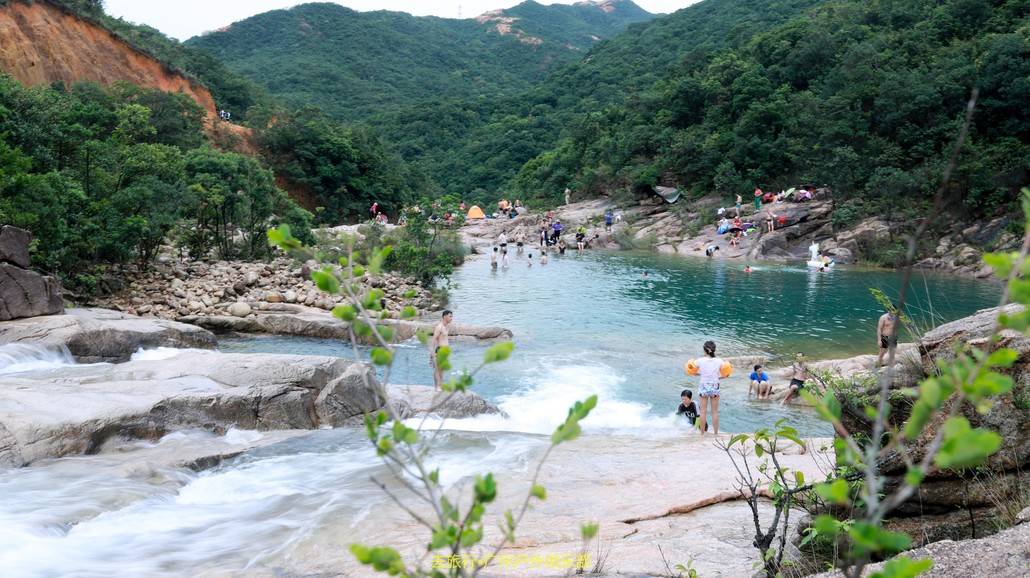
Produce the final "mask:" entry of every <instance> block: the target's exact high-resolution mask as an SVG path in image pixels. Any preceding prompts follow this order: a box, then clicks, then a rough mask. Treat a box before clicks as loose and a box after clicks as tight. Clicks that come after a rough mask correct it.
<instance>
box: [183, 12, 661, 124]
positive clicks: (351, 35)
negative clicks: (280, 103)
mask: <svg viewBox="0 0 1030 578" xmlns="http://www.w3.org/2000/svg"><path fill="white" fill-rule="evenodd" d="M650 18H652V15H651V14H648V13H647V12H646V11H644V10H642V9H641V8H640V7H638V6H637V5H636V4H633V2H632V1H631V0H601V1H599V2H583V3H578V4H576V5H571V6H570V5H560V4H557V5H551V6H543V5H540V4H537V3H535V2H532V1H527V2H524V3H522V4H520V5H518V6H515V7H514V8H510V9H507V10H498V11H493V12H489V13H486V14H483V15H481V16H480V17H478V18H466V19H448V18H436V17H416V16H411V15H409V14H405V13H401V12H387V11H376V12H357V11H354V10H351V9H349V8H345V7H343V6H340V5H338V4H334V3H317V4H303V5H300V6H296V7H294V8H291V9H289V10H275V11H272V12H266V13H264V14H259V15H257V16H253V17H251V18H247V19H245V20H243V21H240V22H236V23H235V24H233V25H232V26H230V27H228V28H226V29H224V30H221V31H217V32H212V33H209V34H205V35H203V36H199V37H197V38H193V39H191V40H189V41H188V42H187V44H188V45H189V46H193V47H199V48H203V49H205V50H207V51H208V52H210V53H211V54H213V55H215V56H217V57H218V58H219V59H221V60H222V61H223V62H225V63H226V64H227V65H228V66H229V67H230V68H231V69H233V70H234V71H236V72H238V73H240V74H242V75H244V76H246V77H248V78H250V79H252V80H254V81H256V82H258V83H260V84H262V86H264V87H265V88H267V89H268V91H269V92H271V93H272V94H274V95H276V96H278V97H280V98H282V99H283V100H285V101H286V102H287V103H290V104H293V105H303V104H314V105H317V106H319V107H320V108H322V109H323V110H325V111H326V112H327V113H329V114H330V115H331V116H334V117H335V118H337V119H345V120H355V119H365V118H367V117H368V116H369V115H372V114H375V113H378V112H383V111H388V110H393V109H394V108H396V107H399V106H406V105H412V104H416V103H422V102H425V101H434V102H435V101H438V100H440V99H448V98H460V99H469V100H472V101H476V100H479V99H483V100H490V99H494V98H497V97H499V96H502V95H513V94H519V93H521V92H524V91H525V90H527V89H529V88H531V87H533V86H535V85H536V84H537V83H539V82H540V81H541V80H542V79H543V78H545V76H546V75H547V74H548V72H549V71H551V70H554V69H555V68H556V67H558V66H560V65H562V64H567V63H570V62H574V61H577V60H579V59H580V58H581V57H582V55H583V53H584V52H585V51H586V50H589V49H590V48H591V47H592V46H593V45H594V44H596V43H597V41H599V40H601V39H603V38H607V37H609V36H612V35H613V34H615V33H617V32H619V31H621V30H623V29H624V28H625V27H626V26H627V25H629V24H631V23H634V22H641V21H644V20H649V19H650Z"/></svg>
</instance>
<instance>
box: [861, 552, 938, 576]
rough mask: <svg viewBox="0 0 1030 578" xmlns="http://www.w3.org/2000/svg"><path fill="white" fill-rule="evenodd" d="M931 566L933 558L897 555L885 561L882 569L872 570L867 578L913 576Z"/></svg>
mask: <svg viewBox="0 0 1030 578" xmlns="http://www.w3.org/2000/svg"><path fill="white" fill-rule="evenodd" d="M930 568H933V560H931V559H929V558H923V559H921V560H913V559H911V558H909V557H907V556H898V557H896V558H892V559H890V560H888V561H887V563H886V564H884V565H883V570H881V571H879V572H874V573H873V574H872V575H870V577H869V578H915V577H916V576H918V575H920V574H922V573H923V572H926V571H927V570H929V569H930Z"/></svg>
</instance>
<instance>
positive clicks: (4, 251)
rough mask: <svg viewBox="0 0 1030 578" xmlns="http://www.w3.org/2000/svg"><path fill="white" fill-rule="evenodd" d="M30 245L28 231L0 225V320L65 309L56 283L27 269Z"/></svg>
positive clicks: (59, 288)
mask: <svg viewBox="0 0 1030 578" xmlns="http://www.w3.org/2000/svg"><path fill="white" fill-rule="evenodd" d="M30 242H32V234H31V233H29V232H28V231H26V230H24V229H19V228H17V227H11V226H10V225H4V226H0V321H7V320H9V319H20V318H22V317H35V316H37V315H54V314H57V313H60V312H61V311H63V310H64V300H63V299H62V298H61V286H60V284H59V283H58V282H57V280H56V279H54V278H53V277H49V276H46V275H40V274H39V273H36V272H34V271H30V270H29V269H28V266H29V243H30Z"/></svg>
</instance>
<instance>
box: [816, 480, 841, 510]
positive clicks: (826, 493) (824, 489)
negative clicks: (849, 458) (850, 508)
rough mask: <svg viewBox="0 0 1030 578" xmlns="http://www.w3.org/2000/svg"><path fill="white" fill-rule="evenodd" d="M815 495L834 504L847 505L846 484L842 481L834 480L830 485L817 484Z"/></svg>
mask: <svg viewBox="0 0 1030 578" xmlns="http://www.w3.org/2000/svg"><path fill="white" fill-rule="evenodd" d="M815 493H817V494H819V496H820V497H821V498H822V499H824V500H826V501H827V502H831V503H834V504H848V503H849V500H848V482H847V481H845V480H843V479H840V478H838V479H836V480H833V482H830V483H824V484H817V485H816V486H815Z"/></svg>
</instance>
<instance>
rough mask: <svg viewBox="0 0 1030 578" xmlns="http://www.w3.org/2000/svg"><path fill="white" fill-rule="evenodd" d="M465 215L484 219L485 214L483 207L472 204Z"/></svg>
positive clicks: (470, 217)
mask: <svg viewBox="0 0 1030 578" xmlns="http://www.w3.org/2000/svg"><path fill="white" fill-rule="evenodd" d="M465 216H466V217H468V218H469V219H485V218H486V215H484V214H483V209H480V208H479V205H472V207H471V208H469V212H468V214H467V215H465Z"/></svg>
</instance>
